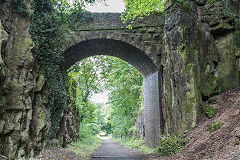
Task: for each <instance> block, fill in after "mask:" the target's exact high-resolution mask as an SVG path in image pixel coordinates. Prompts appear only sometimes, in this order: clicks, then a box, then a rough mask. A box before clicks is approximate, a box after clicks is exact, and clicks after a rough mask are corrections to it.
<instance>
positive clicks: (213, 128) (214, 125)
mask: <svg viewBox="0 0 240 160" xmlns="http://www.w3.org/2000/svg"><path fill="white" fill-rule="evenodd" d="M222 125H223V123H222V122H218V121H214V122H212V123H211V124H210V125H209V126H208V130H209V132H210V133H212V132H214V131H216V130H218V129H220V128H221V127H222Z"/></svg>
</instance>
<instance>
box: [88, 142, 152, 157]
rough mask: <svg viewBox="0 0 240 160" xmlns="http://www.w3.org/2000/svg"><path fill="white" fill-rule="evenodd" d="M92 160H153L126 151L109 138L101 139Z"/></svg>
mask: <svg viewBox="0 0 240 160" xmlns="http://www.w3.org/2000/svg"><path fill="white" fill-rule="evenodd" d="M92 160H154V158H151V157H150V156H149V155H146V154H144V153H141V152H137V151H134V150H130V149H127V148H125V147H123V146H121V145H120V144H119V143H117V142H114V141H112V140H111V139H110V138H109V137H103V141H102V145H101V146H100V147H99V148H98V149H97V150H96V151H95V152H94V154H93V156H92Z"/></svg>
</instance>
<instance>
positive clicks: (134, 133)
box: [128, 126, 137, 137]
mask: <svg viewBox="0 0 240 160" xmlns="http://www.w3.org/2000/svg"><path fill="white" fill-rule="evenodd" d="M128 133H129V135H131V136H132V137H136V136H137V127H136V126H132V127H131V128H129V129H128Z"/></svg>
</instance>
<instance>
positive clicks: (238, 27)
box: [221, 0, 240, 47]
mask: <svg viewBox="0 0 240 160" xmlns="http://www.w3.org/2000/svg"><path fill="white" fill-rule="evenodd" d="M221 2H222V4H223V6H224V10H223V11H222V13H223V14H224V15H225V16H227V17H229V18H231V19H232V20H233V26H234V28H235V37H234V43H235V46H237V47H239V46H240V12H239V11H240V5H239V1H238V0H232V1H230V2H229V1H226V0H221Z"/></svg>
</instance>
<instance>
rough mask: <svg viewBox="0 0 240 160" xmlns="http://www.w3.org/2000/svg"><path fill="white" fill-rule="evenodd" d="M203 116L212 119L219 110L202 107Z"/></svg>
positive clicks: (211, 107)
mask: <svg viewBox="0 0 240 160" xmlns="http://www.w3.org/2000/svg"><path fill="white" fill-rule="evenodd" d="M202 110H203V114H204V115H205V116H207V118H212V117H213V116H214V115H215V114H216V113H217V112H218V109H217V108H216V107H213V106H209V105H207V106H202Z"/></svg>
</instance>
